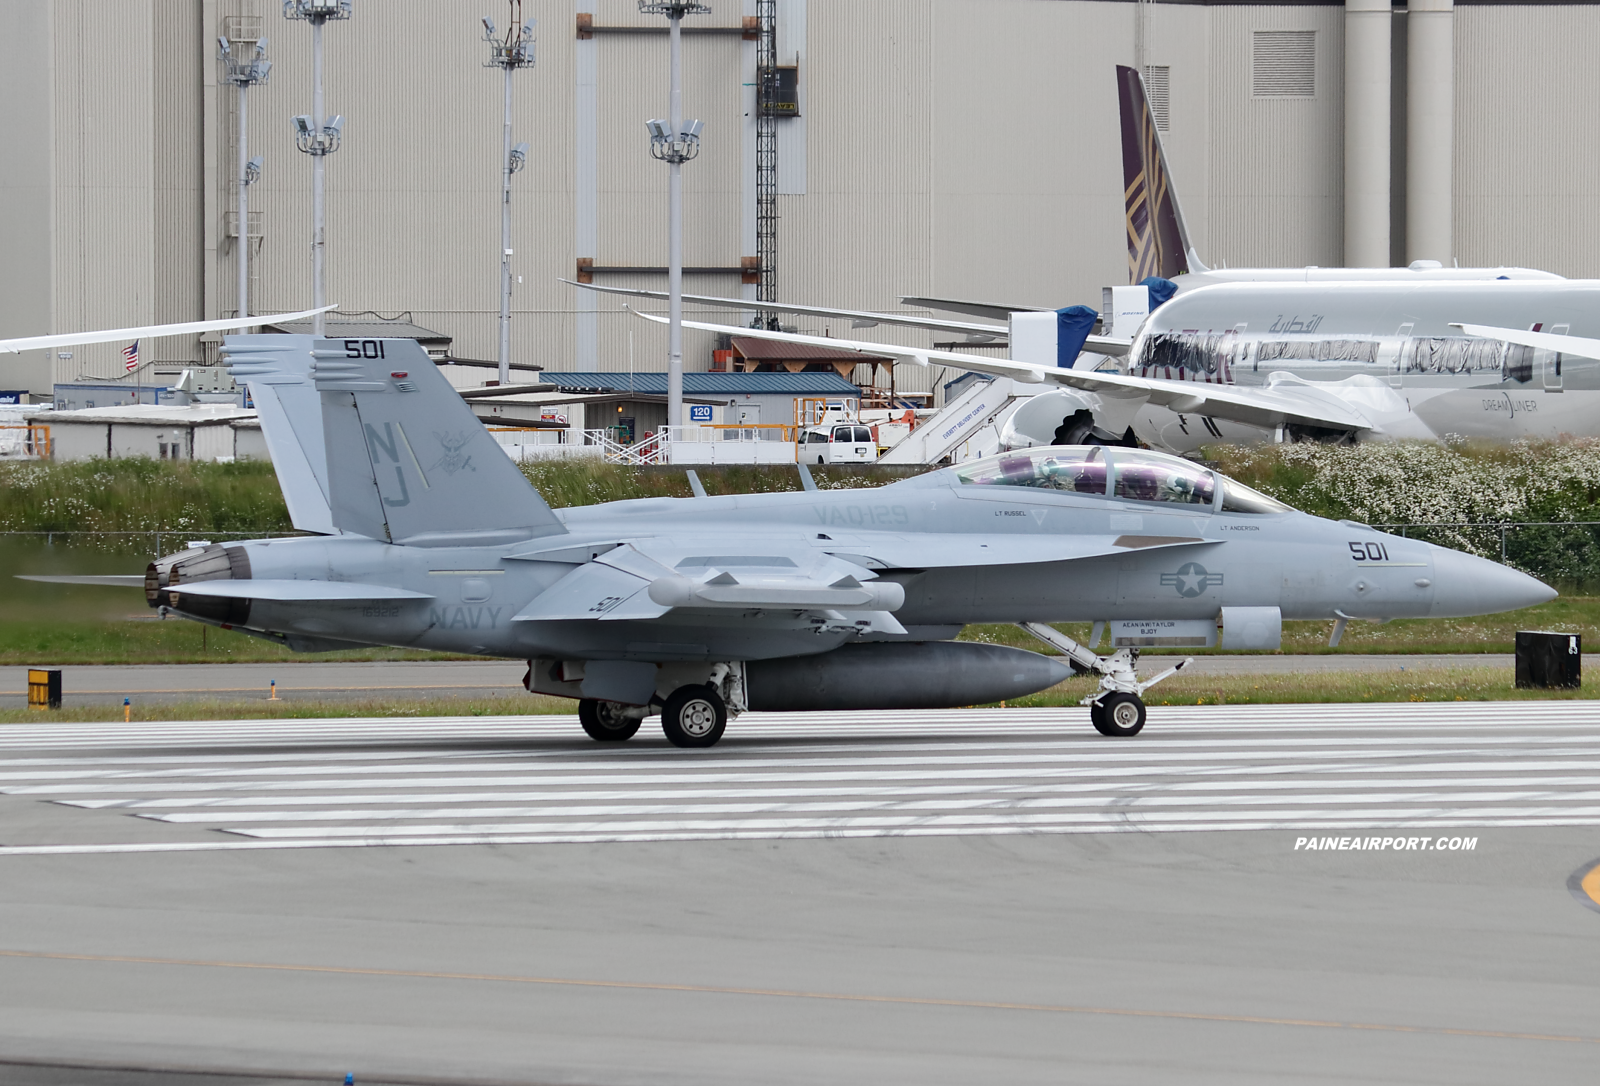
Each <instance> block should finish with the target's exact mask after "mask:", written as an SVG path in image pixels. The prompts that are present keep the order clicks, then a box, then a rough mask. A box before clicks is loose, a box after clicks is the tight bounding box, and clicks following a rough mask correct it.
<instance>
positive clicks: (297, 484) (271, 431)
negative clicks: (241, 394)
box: [222, 335, 337, 535]
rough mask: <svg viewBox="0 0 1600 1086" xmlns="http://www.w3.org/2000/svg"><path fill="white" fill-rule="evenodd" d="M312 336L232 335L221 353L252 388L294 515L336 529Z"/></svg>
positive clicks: (305, 524)
mask: <svg viewBox="0 0 1600 1086" xmlns="http://www.w3.org/2000/svg"><path fill="white" fill-rule="evenodd" d="M311 344H312V339H311V337H310V336H280V335H252V336H229V337H228V338H227V339H226V340H224V341H223V346H222V356H223V358H224V360H225V361H226V363H227V365H228V371H229V372H230V373H231V374H233V378H234V380H236V381H241V382H243V383H244V384H245V386H246V387H247V388H249V390H250V402H251V403H252V404H253V405H254V406H255V409H256V416H257V417H258V418H259V419H260V420H261V436H262V438H263V439H264V440H265V441H266V443H267V453H268V455H270V456H271V457H272V468H273V470H274V471H275V472H277V475H278V487H279V488H280V489H281V490H282V491H283V501H284V504H285V505H287V506H288V507H289V519H290V520H291V521H292V522H293V523H294V526H295V527H296V528H298V529H300V530H301V531H302V532H316V533H317V534H319V535H332V534H333V533H334V532H336V531H337V529H336V528H335V527H334V526H333V512H332V510H331V509H329V507H328V454H327V451H326V450H325V449H324V447H323V444H322V401H321V398H320V397H319V396H318V395H317V390H316V387H315V386H314V385H312V383H311Z"/></svg>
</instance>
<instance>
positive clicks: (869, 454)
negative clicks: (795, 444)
mask: <svg viewBox="0 0 1600 1086" xmlns="http://www.w3.org/2000/svg"><path fill="white" fill-rule="evenodd" d="M799 456H800V461H801V462H802V463H805V464H870V463H872V462H873V461H874V460H876V459H878V443H877V442H876V441H874V440H873V439H872V430H871V428H869V427H866V426H862V425H861V424H860V423H842V422H841V423H839V424H838V425H836V426H819V427H817V428H816V429H813V430H805V431H802V432H801V434H800V449H799Z"/></svg>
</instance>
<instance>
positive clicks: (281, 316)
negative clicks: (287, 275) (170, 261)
mask: <svg viewBox="0 0 1600 1086" xmlns="http://www.w3.org/2000/svg"><path fill="white" fill-rule="evenodd" d="M337 308H339V307H338V306H336V305H325V306H323V307H322V308H321V309H307V310H304V311H303V312H300V313H258V314H256V315H255V316H253V317H242V318H241V317H233V318H231V319H229V320H221V321H189V322H187V323H185V324H148V325H144V326H143V327H140V328H109V329H106V330H104V331H100V332H68V333H66V334H64V335H57V336H24V337H22V338H21V339H0V353H5V354H16V353H18V352H19V351H34V350H39V349H41V348H50V347H81V346H84V345H85V344H89V343H116V342H118V341H120V340H124V339H146V338H151V337H157V336H188V335H194V334H196V333H198V332H233V331H237V330H238V329H240V328H259V327H260V326H261V325H263V324H277V323H279V322H281V321H301V320H309V319H310V318H312V317H314V316H316V315H317V314H318V313H326V312H327V311H328V310H330V309H337Z"/></svg>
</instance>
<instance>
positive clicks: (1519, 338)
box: [1450, 324, 1600, 358]
mask: <svg viewBox="0 0 1600 1086" xmlns="http://www.w3.org/2000/svg"><path fill="white" fill-rule="evenodd" d="M1450 327H1452V328H1459V329H1461V330H1462V331H1463V332H1465V333H1466V334H1467V335H1469V336H1477V337H1478V338H1480V339H1498V340H1500V341H1502V342H1504V343H1518V344H1521V345H1522V346H1524V347H1541V348H1543V349H1545V350H1548V351H1559V352H1561V353H1562V354H1575V355H1578V356H1579V357H1580V358H1600V339H1584V338H1583V337H1582V336H1560V335H1556V334H1555V333H1554V332H1525V331H1519V330H1518V329H1516V328H1493V327H1490V326H1489V325H1486V324H1452V325H1451V326H1450Z"/></svg>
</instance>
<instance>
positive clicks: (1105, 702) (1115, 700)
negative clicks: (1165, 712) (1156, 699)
mask: <svg viewBox="0 0 1600 1086" xmlns="http://www.w3.org/2000/svg"><path fill="white" fill-rule="evenodd" d="M1017 625H1018V626H1020V627H1021V628H1022V629H1024V630H1026V631H1027V632H1028V633H1030V634H1032V635H1033V636H1034V637H1037V638H1038V639H1039V640H1040V641H1043V642H1044V643H1045V644H1047V645H1049V646H1050V647H1052V648H1055V649H1059V650H1060V651H1061V653H1062V655H1064V656H1065V657H1066V658H1067V659H1068V660H1070V661H1072V663H1073V664H1074V665H1075V666H1077V667H1080V668H1082V669H1083V670H1085V671H1094V672H1097V673H1099V675H1100V689H1099V690H1096V691H1095V692H1094V693H1093V694H1091V695H1089V696H1088V697H1086V698H1084V699H1083V704H1084V705H1087V706H1088V707H1089V722H1090V723H1092V724H1093V725H1094V730H1095V731H1097V732H1099V733H1100V734H1101V735H1110V736H1127V735H1138V734H1139V729H1141V728H1143V727H1144V718H1145V709H1144V700H1143V699H1142V698H1140V696H1139V695H1141V694H1143V693H1144V692H1145V691H1146V690H1148V689H1150V688H1151V687H1152V686H1154V685H1155V684H1156V683H1158V682H1161V681H1162V680H1163V679H1167V678H1170V677H1172V676H1173V675H1176V674H1177V673H1178V672H1180V671H1182V670H1183V669H1184V668H1185V667H1188V666H1189V665H1190V664H1192V663H1194V660H1193V659H1192V658H1191V659H1188V660H1180V661H1178V663H1177V664H1176V665H1174V666H1172V667H1169V668H1167V670H1165V671H1163V672H1162V673H1161V674H1159V675H1157V676H1156V677H1155V678H1153V679H1146V680H1145V681H1144V682H1140V681H1139V676H1138V675H1137V674H1136V673H1135V672H1134V669H1133V663H1134V660H1135V658H1136V657H1135V653H1136V652H1137V651H1138V650H1136V649H1118V650H1117V651H1116V652H1114V653H1112V654H1111V655H1110V656H1101V655H1100V654H1099V653H1097V652H1094V651H1093V650H1091V649H1087V648H1085V647H1084V646H1082V645H1080V644H1078V643H1077V642H1076V641H1074V640H1072V638H1070V637H1068V636H1067V635H1066V634H1064V633H1062V632H1061V631H1059V630H1057V629H1056V628H1055V627H1053V626H1047V625H1045V624H1044V623H1042V622H1019V623H1017Z"/></svg>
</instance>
